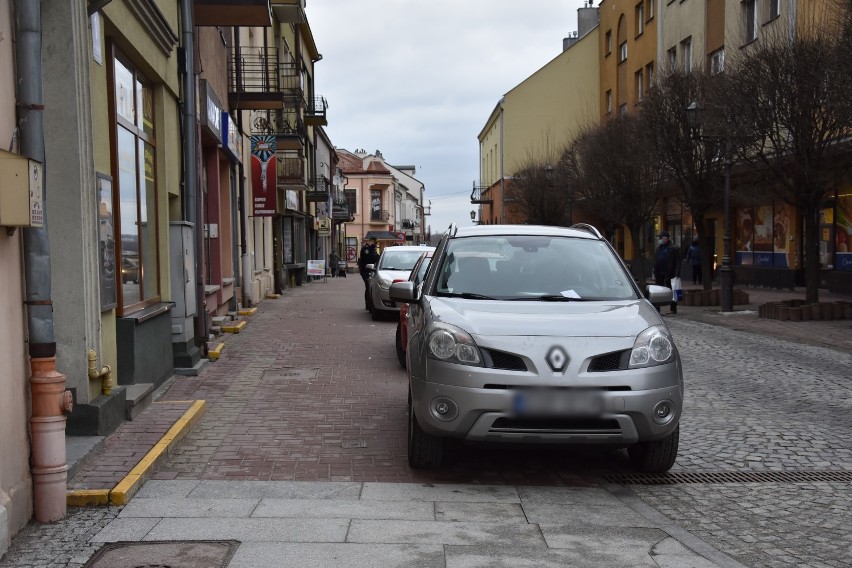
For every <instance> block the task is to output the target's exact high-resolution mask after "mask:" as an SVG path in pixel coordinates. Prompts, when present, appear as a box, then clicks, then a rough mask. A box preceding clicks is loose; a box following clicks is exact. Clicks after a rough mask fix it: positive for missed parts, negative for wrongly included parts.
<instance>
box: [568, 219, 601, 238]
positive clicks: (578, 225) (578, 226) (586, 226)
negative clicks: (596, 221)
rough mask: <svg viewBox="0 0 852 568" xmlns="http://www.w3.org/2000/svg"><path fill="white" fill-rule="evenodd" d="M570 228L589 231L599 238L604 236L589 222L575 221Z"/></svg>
mask: <svg viewBox="0 0 852 568" xmlns="http://www.w3.org/2000/svg"><path fill="white" fill-rule="evenodd" d="M570 228H571V229H577V230H580V231H586V232H588V233H591V234H593V235H594V236H596V237H597V238H599V239H602V238H603V236H602V235H601V234H600V232H599V231H598V230H597V229H596V228H595V227H594V226H592V225H589V224H588V223H575V224H573V225H571V227H570Z"/></svg>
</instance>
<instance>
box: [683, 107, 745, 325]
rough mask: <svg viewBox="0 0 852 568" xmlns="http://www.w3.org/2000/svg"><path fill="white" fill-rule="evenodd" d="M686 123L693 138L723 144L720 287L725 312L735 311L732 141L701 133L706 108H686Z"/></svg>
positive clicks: (724, 137) (720, 136) (726, 136)
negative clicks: (732, 264) (722, 229)
mask: <svg viewBox="0 0 852 568" xmlns="http://www.w3.org/2000/svg"><path fill="white" fill-rule="evenodd" d="M686 122H687V125H688V126H689V128H690V130H691V131H692V133H693V136H694V137H695V138H697V139H702V140H713V141H716V142H717V143H719V142H721V143H722V148H723V149H722V151H723V152H724V154H723V156H722V168H723V172H724V175H725V192H724V195H725V205H724V215H725V219H724V234H723V237H722V266H721V268H719V286H720V287H721V289H722V290H721V296H722V297H721V303H722V311H723V312H732V311H734V273H733V268H732V267H731V166H732V164H731V140H730V137H729V136H728V133H727V132H725V133H724V134H722V135H713V134H705V133H703V132H701V130H702V128H703V126H704V107H702V106H700V105H699V104H698V102H696V101H693V102H692V103H690V104H689V106H688V107H686Z"/></svg>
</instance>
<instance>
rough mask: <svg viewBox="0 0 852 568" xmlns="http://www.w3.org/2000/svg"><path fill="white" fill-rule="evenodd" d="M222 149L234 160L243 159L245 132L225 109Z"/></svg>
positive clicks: (223, 113)
mask: <svg viewBox="0 0 852 568" xmlns="http://www.w3.org/2000/svg"><path fill="white" fill-rule="evenodd" d="M222 150H224V152H225V154H226V155H227V156H228V157H229V158H230V159H231V160H233V161H234V162H238V163H239V162H242V161H243V134H242V132H240V128H239V127H238V126H237V123H236V122H234V119H233V117H231V115H230V114H228V113H227V112H225V111H223V112H222Z"/></svg>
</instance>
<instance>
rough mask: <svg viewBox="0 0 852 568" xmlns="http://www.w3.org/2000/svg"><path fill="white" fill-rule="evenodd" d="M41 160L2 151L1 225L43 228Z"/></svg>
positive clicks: (0, 171) (0, 181)
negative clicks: (37, 160)
mask: <svg viewBox="0 0 852 568" xmlns="http://www.w3.org/2000/svg"><path fill="white" fill-rule="evenodd" d="M42 174H43V172H42V164H41V162H36V161H35V160H30V159H28V158H26V157H25V156H20V155H18V154H13V153H11V152H6V151H5V150H0V225H2V226H6V227H43V226H44V208H43V207H42V180H43V179H44V177H43V175H42Z"/></svg>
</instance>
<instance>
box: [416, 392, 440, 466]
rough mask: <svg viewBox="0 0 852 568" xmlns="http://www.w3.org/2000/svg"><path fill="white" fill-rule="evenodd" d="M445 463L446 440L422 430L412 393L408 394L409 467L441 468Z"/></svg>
mask: <svg viewBox="0 0 852 568" xmlns="http://www.w3.org/2000/svg"><path fill="white" fill-rule="evenodd" d="M443 461H444V439H443V438H439V437H437V436H432V435H431V434H427V433H426V432H424V431H423V430H421V429H420V424H418V423H417V417H416V416H414V408H413V406H412V404H411V392H410V391H409V393H408V465H410V466H411V467H414V468H418V469H420V468H430V467H439V466H440V465H441V464H442V463H443Z"/></svg>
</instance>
